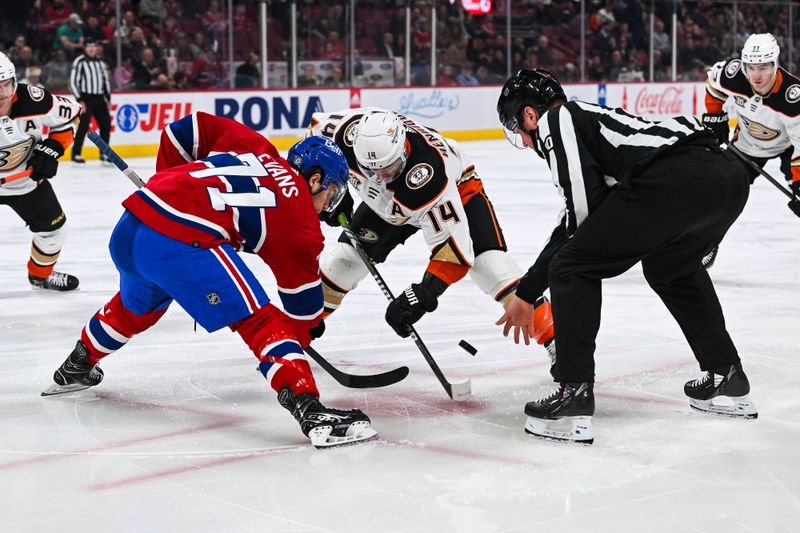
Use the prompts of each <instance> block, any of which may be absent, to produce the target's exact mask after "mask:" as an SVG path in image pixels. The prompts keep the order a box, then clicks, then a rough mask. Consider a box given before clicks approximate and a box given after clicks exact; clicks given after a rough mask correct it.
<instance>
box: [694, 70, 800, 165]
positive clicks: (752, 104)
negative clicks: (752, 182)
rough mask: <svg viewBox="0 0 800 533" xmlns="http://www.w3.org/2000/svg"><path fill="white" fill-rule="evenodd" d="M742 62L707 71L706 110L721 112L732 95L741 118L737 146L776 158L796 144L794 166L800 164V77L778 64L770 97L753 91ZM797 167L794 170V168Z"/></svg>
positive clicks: (756, 153) (750, 152)
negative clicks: (799, 78)
mask: <svg viewBox="0 0 800 533" xmlns="http://www.w3.org/2000/svg"><path fill="white" fill-rule="evenodd" d="M743 68H744V67H743V66H742V62H741V61H740V60H739V59H733V60H731V61H728V62H725V61H720V62H719V63H717V64H715V65H714V66H713V67H711V70H709V71H708V82H707V85H706V110H707V111H708V112H709V113H721V112H722V107H723V105H724V104H725V101H726V100H727V99H728V98H730V99H731V106H732V108H733V109H735V110H736V115H737V118H738V120H739V128H738V129H739V132H738V138H737V139H736V140H735V143H734V144H735V146H736V147H737V148H738V149H740V150H741V151H742V152H744V153H745V154H747V155H749V156H752V157H766V158H771V157H776V156H778V155H780V154H781V153H783V152H784V151H785V150H787V149H788V148H789V147H790V146H793V147H794V151H793V153H792V166H793V167H795V166H800V80H798V79H797V78H795V77H794V76H792V75H791V74H789V73H788V72H787V71H786V70H784V69H783V68H780V67H778V73H777V81H776V82H775V87H774V88H773V90H772V91H771V92H770V94H769V95H767V96H763V97H762V96H761V95H759V94H756V93H755V92H753V89H752V87H751V86H750V82H748V81H747V78H746V77H745V75H744V71H743ZM793 170H794V169H793Z"/></svg>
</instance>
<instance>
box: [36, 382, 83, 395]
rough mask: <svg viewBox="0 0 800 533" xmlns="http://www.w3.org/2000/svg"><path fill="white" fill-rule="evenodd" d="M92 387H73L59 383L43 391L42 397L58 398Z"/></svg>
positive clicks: (76, 385)
mask: <svg viewBox="0 0 800 533" xmlns="http://www.w3.org/2000/svg"><path fill="white" fill-rule="evenodd" d="M90 387H92V385H84V384H83V383H73V384H71V385H58V384H57V383H53V384H52V385H50V386H49V387H47V388H46V389H45V390H43V391H42V396H57V395H59V394H66V393H68V392H78V391H82V390H85V389H88V388H90Z"/></svg>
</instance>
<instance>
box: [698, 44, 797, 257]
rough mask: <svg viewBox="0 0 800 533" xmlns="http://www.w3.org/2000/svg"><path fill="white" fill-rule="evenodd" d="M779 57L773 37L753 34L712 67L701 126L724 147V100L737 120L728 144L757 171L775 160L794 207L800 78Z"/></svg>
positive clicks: (727, 131) (726, 131)
mask: <svg viewBox="0 0 800 533" xmlns="http://www.w3.org/2000/svg"><path fill="white" fill-rule="evenodd" d="M780 53H781V50H780V47H779V46H778V42H777V41H776V40H775V37H773V36H772V35H771V34H769V33H756V34H753V35H751V36H750V37H748V38H747V41H745V43H744V47H743V48H742V56H741V59H732V60H730V61H720V62H719V63H716V64H715V65H714V66H713V67H712V68H711V70H709V71H708V82H707V85H706V113H705V114H704V115H703V124H704V125H705V126H706V127H708V128H710V129H712V130H713V131H714V133H716V134H717V136H718V137H719V138H720V139H721V140H723V141H725V142H728V140H729V137H730V131H729V126H728V113H727V112H725V110H724V105H725V103H726V102H727V101H729V100H730V106H731V109H732V110H733V111H734V116H735V117H736V118H737V119H738V125H737V127H736V131H735V132H734V135H733V145H734V146H735V147H736V148H738V149H739V150H741V151H742V152H743V153H744V154H745V155H747V156H748V157H749V158H750V159H752V160H753V161H754V162H755V163H757V164H758V165H759V166H761V167H763V166H764V164H766V162H767V161H768V160H770V159H772V158H775V157H778V158H780V162H781V172H782V173H783V175H784V177H785V178H786V180H787V182H788V183H789V186H790V188H791V190H792V193H793V195H794V198H793V199H792V202H800V79H798V78H796V77H794V76H792V75H791V74H790V73H789V72H787V71H786V70H785V69H783V68H782V67H780V66H779V65H778V56H780ZM748 170H750V172H751V179H755V177H756V174H755V173H754V171H753V170H752V169H750V167H748ZM715 256H716V248H715V249H714V251H712V253H711V254H710V255H708V256H706V258H705V259H704V264H706V266H707V267H708V266H710V265H711V264H713V259H714V258H715Z"/></svg>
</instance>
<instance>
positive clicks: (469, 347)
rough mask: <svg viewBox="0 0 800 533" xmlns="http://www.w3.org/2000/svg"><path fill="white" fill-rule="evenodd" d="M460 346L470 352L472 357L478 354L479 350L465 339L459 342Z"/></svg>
mask: <svg viewBox="0 0 800 533" xmlns="http://www.w3.org/2000/svg"><path fill="white" fill-rule="evenodd" d="M458 345H459V346H461V347H462V348H464V349H465V350H466V351H468V352H469V354H470V355H475V354H476V353H478V350H476V349H475V347H474V346H473V345H471V344H470V343H468V342H467V341H465V340H464V339H461V340H460V341H458Z"/></svg>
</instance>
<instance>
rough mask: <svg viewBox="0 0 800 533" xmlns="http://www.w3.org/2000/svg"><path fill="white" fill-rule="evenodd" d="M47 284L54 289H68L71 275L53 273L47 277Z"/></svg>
mask: <svg viewBox="0 0 800 533" xmlns="http://www.w3.org/2000/svg"><path fill="white" fill-rule="evenodd" d="M47 284H48V285H52V286H54V287H66V286H67V285H68V284H69V274H64V273H63V272H55V271H53V273H52V274H50V275H49V276H48V277H47Z"/></svg>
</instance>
